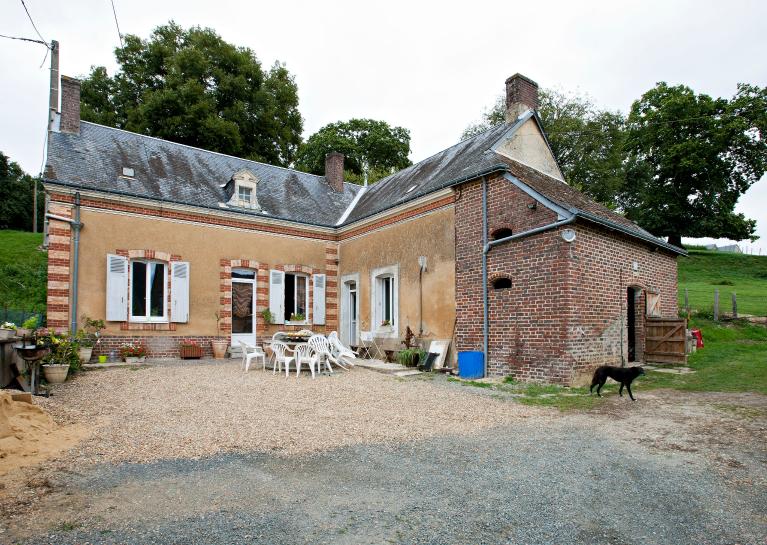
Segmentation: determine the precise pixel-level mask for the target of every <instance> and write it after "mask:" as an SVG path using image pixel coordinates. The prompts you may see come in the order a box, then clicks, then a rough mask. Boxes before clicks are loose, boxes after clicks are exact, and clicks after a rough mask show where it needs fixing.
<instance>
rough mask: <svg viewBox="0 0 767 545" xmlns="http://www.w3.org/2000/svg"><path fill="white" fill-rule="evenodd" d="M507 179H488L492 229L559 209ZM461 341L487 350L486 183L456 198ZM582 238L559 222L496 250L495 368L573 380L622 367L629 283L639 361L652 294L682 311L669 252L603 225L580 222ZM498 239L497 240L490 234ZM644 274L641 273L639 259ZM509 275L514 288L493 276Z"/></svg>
mask: <svg viewBox="0 0 767 545" xmlns="http://www.w3.org/2000/svg"><path fill="white" fill-rule="evenodd" d="M532 203H533V199H532V197H530V196H528V195H527V194H525V193H524V192H522V191H520V190H519V189H517V188H516V187H515V186H513V185H512V184H511V183H510V182H508V181H506V180H505V179H503V178H501V177H493V178H490V179H488V227H489V229H488V230H489V232H490V233H492V232H493V231H495V230H497V229H499V228H510V229H511V230H512V231H513V232H514V233H519V232H522V231H525V230H528V229H531V228H534V227H538V226H541V225H546V224H550V223H552V222H554V221H556V214H555V213H554V212H552V211H551V210H549V209H547V208H546V207H544V206H543V205H541V204H538V205H537V206H536V207H535V208H534V209H533V208H531V207H530V206H528V205H530V204H532ZM455 224H456V227H455V230H456V294H457V296H456V305H457V327H456V345H457V349H458V350H459V351H460V350H482V342H483V330H482V326H483V305H482V185H481V181H473V182H469V183H467V184H465V185H463V186H461V188H460V190H459V194H458V197H457V199H456V222H455ZM570 227H571V228H574V229H575V230H576V233H577V235H576V241H575V242H574V243H567V242H565V241H564V240H562V238H561V237H560V232H561V230H562V229H561V228H560V229H557V230H551V231H546V232H543V233H539V234H537V235H533V236H529V237H526V238H523V239H520V240H518V241H512V242H508V243H505V244H501V245H499V246H496V247H494V248H493V249H491V250H490V252H489V254H488V277H489V279H490V282H489V291H488V303H489V317H490V327H489V357H488V374H489V375H491V376H504V375H514V376H515V377H517V378H519V379H521V380H535V381H548V382H559V383H565V384H569V383H571V382H572V381H573V380H574V378H575V377H576V374H577V373H578V372H585V371H586V370H588V369H591V368H592V367H594V366H596V365H599V364H606V363H612V364H620V348H621V331H622V330H621V316H622V315H623V317H624V318H623V343H624V345H623V346H624V351H625V350H627V344H626V343H627V337H626V332H625V331H626V312H627V311H626V309H627V306H626V297H627V291H626V290H627V289H628V288H629V287H633V288H635V290H636V295H635V299H636V311H635V318H636V332H637V336H636V340H637V359H638V360H641V357H642V354H643V351H644V310H645V299H646V297H645V291H646V290H647V289H653V290H657V291H659V292H660V293H661V306H662V312H663V315H664V316H676V313H677V312H676V259H675V257H674V256H673V254H670V253H667V252H665V251H663V250H657V251H656V250H653V249H652V248H651V247H650V246H649V245H646V244H644V243H641V242H638V241H635V240H634V239H632V238H630V237H626V236H623V235H621V234H618V233H615V232H611V231H607V230H605V229H602V228H600V227H596V226H594V227H592V226H590V225H587V224H582V223H580V222H579V223H577V224H574V225H571V226H570ZM489 238H490V237H489ZM635 261H636V262H637V265H638V271H637V272H634V270H633V263H634V262H635ZM499 277H507V278H510V279H511V282H512V287H511V288H510V289H501V290H496V289H493V286H492V280H493V279H495V278H499Z"/></svg>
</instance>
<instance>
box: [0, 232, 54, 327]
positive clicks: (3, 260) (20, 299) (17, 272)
mask: <svg viewBox="0 0 767 545" xmlns="http://www.w3.org/2000/svg"><path fill="white" fill-rule="evenodd" d="M42 243H43V235H42V233H26V232H22V231H7V230H0V310H2V309H5V308H9V309H20V310H26V311H32V310H34V311H37V312H45V294H46V288H47V278H48V265H47V264H48V254H47V253H46V252H41V251H39V250H38V249H37V247H38V246H40V245H41V244H42Z"/></svg>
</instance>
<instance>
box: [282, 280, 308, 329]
mask: <svg viewBox="0 0 767 545" xmlns="http://www.w3.org/2000/svg"><path fill="white" fill-rule="evenodd" d="M284 297H285V304H284V308H285V321H286V322H294V323H306V322H308V321H309V275H306V274H301V273H285V296H284Z"/></svg>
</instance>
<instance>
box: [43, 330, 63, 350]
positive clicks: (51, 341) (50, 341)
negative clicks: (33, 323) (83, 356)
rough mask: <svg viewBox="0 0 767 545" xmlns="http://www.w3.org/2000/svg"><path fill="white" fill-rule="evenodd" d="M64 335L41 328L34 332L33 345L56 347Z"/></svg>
mask: <svg viewBox="0 0 767 545" xmlns="http://www.w3.org/2000/svg"><path fill="white" fill-rule="evenodd" d="M65 338H66V337H65V335H59V334H58V333H56V331H54V330H53V329H48V328H47V327H41V328H40V329H38V330H36V331H35V344H36V345H37V346H40V347H42V346H47V347H52V346H57V345H59V344H61V343H62V342H63V341H64V340H65Z"/></svg>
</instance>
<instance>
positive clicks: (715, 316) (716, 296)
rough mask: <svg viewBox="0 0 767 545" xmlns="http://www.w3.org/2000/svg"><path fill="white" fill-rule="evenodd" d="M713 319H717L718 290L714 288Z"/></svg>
mask: <svg viewBox="0 0 767 545" xmlns="http://www.w3.org/2000/svg"><path fill="white" fill-rule="evenodd" d="M714 321H715V322H718V321H719V290H718V289H715V290H714Z"/></svg>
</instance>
